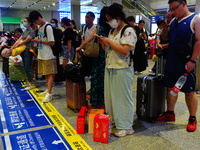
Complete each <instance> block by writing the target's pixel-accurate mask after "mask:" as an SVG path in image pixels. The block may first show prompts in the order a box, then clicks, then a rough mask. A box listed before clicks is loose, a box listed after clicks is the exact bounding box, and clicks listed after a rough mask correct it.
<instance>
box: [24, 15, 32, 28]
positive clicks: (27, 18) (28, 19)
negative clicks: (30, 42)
mask: <svg viewBox="0 0 200 150" xmlns="http://www.w3.org/2000/svg"><path fill="white" fill-rule="evenodd" d="M25 19H26V20H27V21H28V23H30V25H31V26H33V22H31V20H30V18H29V17H26V18H25Z"/></svg>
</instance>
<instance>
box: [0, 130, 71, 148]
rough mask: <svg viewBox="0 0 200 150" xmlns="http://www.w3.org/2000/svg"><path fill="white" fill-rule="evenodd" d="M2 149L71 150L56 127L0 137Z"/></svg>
mask: <svg viewBox="0 0 200 150" xmlns="http://www.w3.org/2000/svg"><path fill="white" fill-rule="evenodd" d="M2 141H3V145H4V150H8V149H9V150H22V149H23V150H36V149H37V150H72V148H71V146H70V145H69V144H68V143H67V142H66V140H65V139H64V138H63V137H62V135H60V133H59V131H58V130H57V129H56V128H54V127H53V128H48V129H41V130H36V131H30V132H25V133H20V134H14V135H6V136H4V137H2Z"/></svg>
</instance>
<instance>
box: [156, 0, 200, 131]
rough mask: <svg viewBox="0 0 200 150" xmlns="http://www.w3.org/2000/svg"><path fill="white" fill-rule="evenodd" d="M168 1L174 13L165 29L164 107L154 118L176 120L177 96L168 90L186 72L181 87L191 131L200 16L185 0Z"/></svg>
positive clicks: (199, 46) (192, 129)
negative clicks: (165, 97)
mask: <svg viewBox="0 0 200 150" xmlns="http://www.w3.org/2000/svg"><path fill="white" fill-rule="evenodd" d="M168 4H169V11H170V12H172V13H173V15H174V16H175V18H174V19H173V20H172V21H171V23H170V26H169V27H168V31H169V32H166V33H168V36H167V37H169V49H168V54H167V62H166V67H165V75H164V86H166V87H167V111H166V112H164V113H163V114H162V115H160V116H159V117H157V118H156V120H157V121H175V120H176V118H175V113H174V107H175V104H176V101H177V99H178V96H173V95H171V94H170V91H171V89H172V88H173V86H174V85H175V83H176V81H177V80H178V78H179V77H180V76H181V75H183V74H184V73H185V72H188V73H189V75H188V77H187V81H186V83H185V84H184V86H183V88H182V89H181V91H182V92H184V93H185V100H186V104H187V107H188V110H189V115H190V116H189V121H188V125H187V127H186V130H187V131H189V132H193V131H195V130H196V127H197V120H196V112H197V105H198V98H197V95H196V93H195V80H196V79H195V78H196V77H195V65H196V59H197V56H198V54H199V52H200V30H199V29H200V16H199V15H195V14H193V13H191V12H190V11H189V10H188V7H187V2H186V0H169V1H168ZM165 31H166V30H165ZM163 32H164V31H163ZM166 35H167V34H165V36H166ZM163 36H164V35H163Z"/></svg>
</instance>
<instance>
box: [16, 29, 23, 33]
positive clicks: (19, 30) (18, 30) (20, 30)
mask: <svg viewBox="0 0 200 150" xmlns="http://www.w3.org/2000/svg"><path fill="white" fill-rule="evenodd" d="M16 31H17V32H20V33H22V32H23V30H22V29H21V28H16V29H15V32H16Z"/></svg>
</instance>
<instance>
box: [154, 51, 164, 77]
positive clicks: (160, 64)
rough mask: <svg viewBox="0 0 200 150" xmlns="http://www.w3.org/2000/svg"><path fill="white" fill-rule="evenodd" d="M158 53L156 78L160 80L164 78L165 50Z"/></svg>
mask: <svg viewBox="0 0 200 150" xmlns="http://www.w3.org/2000/svg"><path fill="white" fill-rule="evenodd" d="M156 55H157V60H156V72H155V75H156V78H157V79H158V80H161V79H162V78H163V75H164V73H163V67H164V66H163V52H157V53H156Z"/></svg>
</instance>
